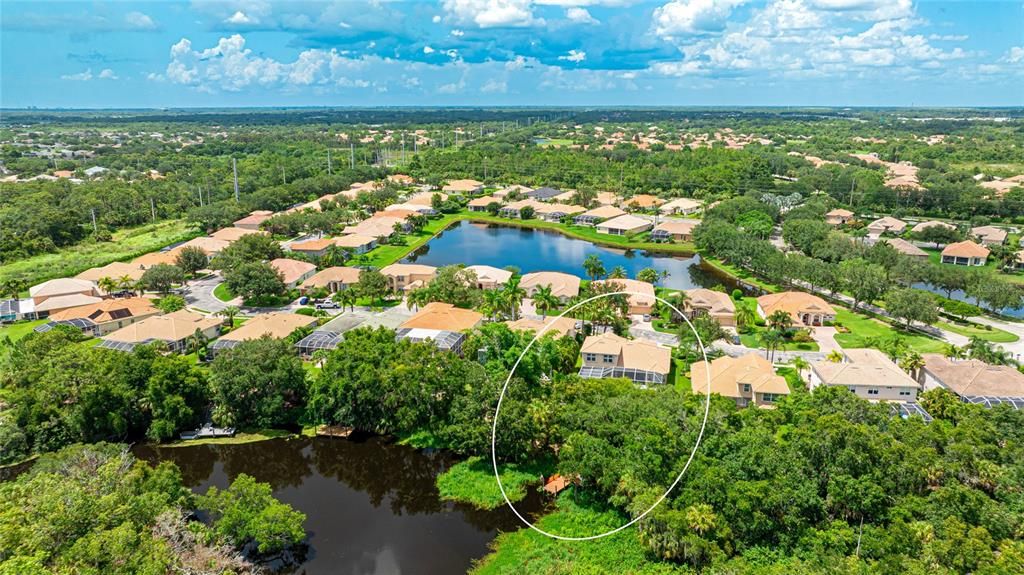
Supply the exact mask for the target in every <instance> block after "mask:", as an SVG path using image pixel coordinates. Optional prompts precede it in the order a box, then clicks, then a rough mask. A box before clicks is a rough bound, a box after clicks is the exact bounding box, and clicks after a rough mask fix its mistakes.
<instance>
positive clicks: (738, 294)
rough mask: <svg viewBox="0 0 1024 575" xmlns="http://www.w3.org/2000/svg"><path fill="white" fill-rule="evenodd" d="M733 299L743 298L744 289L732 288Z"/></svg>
mask: <svg viewBox="0 0 1024 575" xmlns="http://www.w3.org/2000/svg"><path fill="white" fill-rule="evenodd" d="M732 299H733V300H734V301H740V300H742V299H743V290H741V289H739V288H737V289H734V290H732Z"/></svg>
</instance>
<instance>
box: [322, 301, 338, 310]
mask: <svg viewBox="0 0 1024 575" xmlns="http://www.w3.org/2000/svg"><path fill="white" fill-rule="evenodd" d="M340 307H341V306H340V305H338V303H337V302H333V301H325V302H323V303H318V304H316V309H339V308H340Z"/></svg>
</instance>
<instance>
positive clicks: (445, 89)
mask: <svg viewBox="0 0 1024 575" xmlns="http://www.w3.org/2000/svg"><path fill="white" fill-rule="evenodd" d="M459 90H460V86H459V85H458V84H456V83H454V82H453V83H451V84H444V85H442V86H439V87H438V88H437V93H438V94H454V93H456V92H458V91H459Z"/></svg>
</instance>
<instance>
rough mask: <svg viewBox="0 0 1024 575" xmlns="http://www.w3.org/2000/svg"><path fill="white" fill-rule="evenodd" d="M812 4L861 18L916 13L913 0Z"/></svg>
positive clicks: (845, 0)
mask: <svg viewBox="0 0 1024 575" xmlns="http://www.w3.org/2000/svg"><path fill="white" fill-rule="evenodd" d="M811 4H812V5H813V6H814V7H815V8H820V9H822V10H826V11H832V12H839V13H842V14H845V15H847V16H849V17H851V18H856V19H859V20H894V19H897V18H908V17H910V16H912V15H913V14H914V5H913V2H912V1H911V0H811Z"/></svg>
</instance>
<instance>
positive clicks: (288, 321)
mask: <svg viewBox="0 0 1024 575" xmlns="http://www.w3.org/2000/svg"><path fill="white" fill-rule="evenodd" d="M315 323H317V319H316V318H315V317H310V316H308V315H301V314H297V313H286V312H272V313H263V314H260V315H257V316H253V317H251V318H249V320H248V321H246V322H245V323H243V324H242V325H241V326H239V327H238V328H236V329H234V330H232V331H230V332H228V333H226V334H225V335H223V336H221V338H220V339H221V340H224V341H245V340H247V339H259V338H261V337H263V336H264V335H269V336H270V337H272V338H274V339H284V338H286V337H288V336H289V335H291V333H292V332H293V331H295V330H297V329H299V328H300V327H306V326H310V325H313V324H315Z"/></svg>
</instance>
